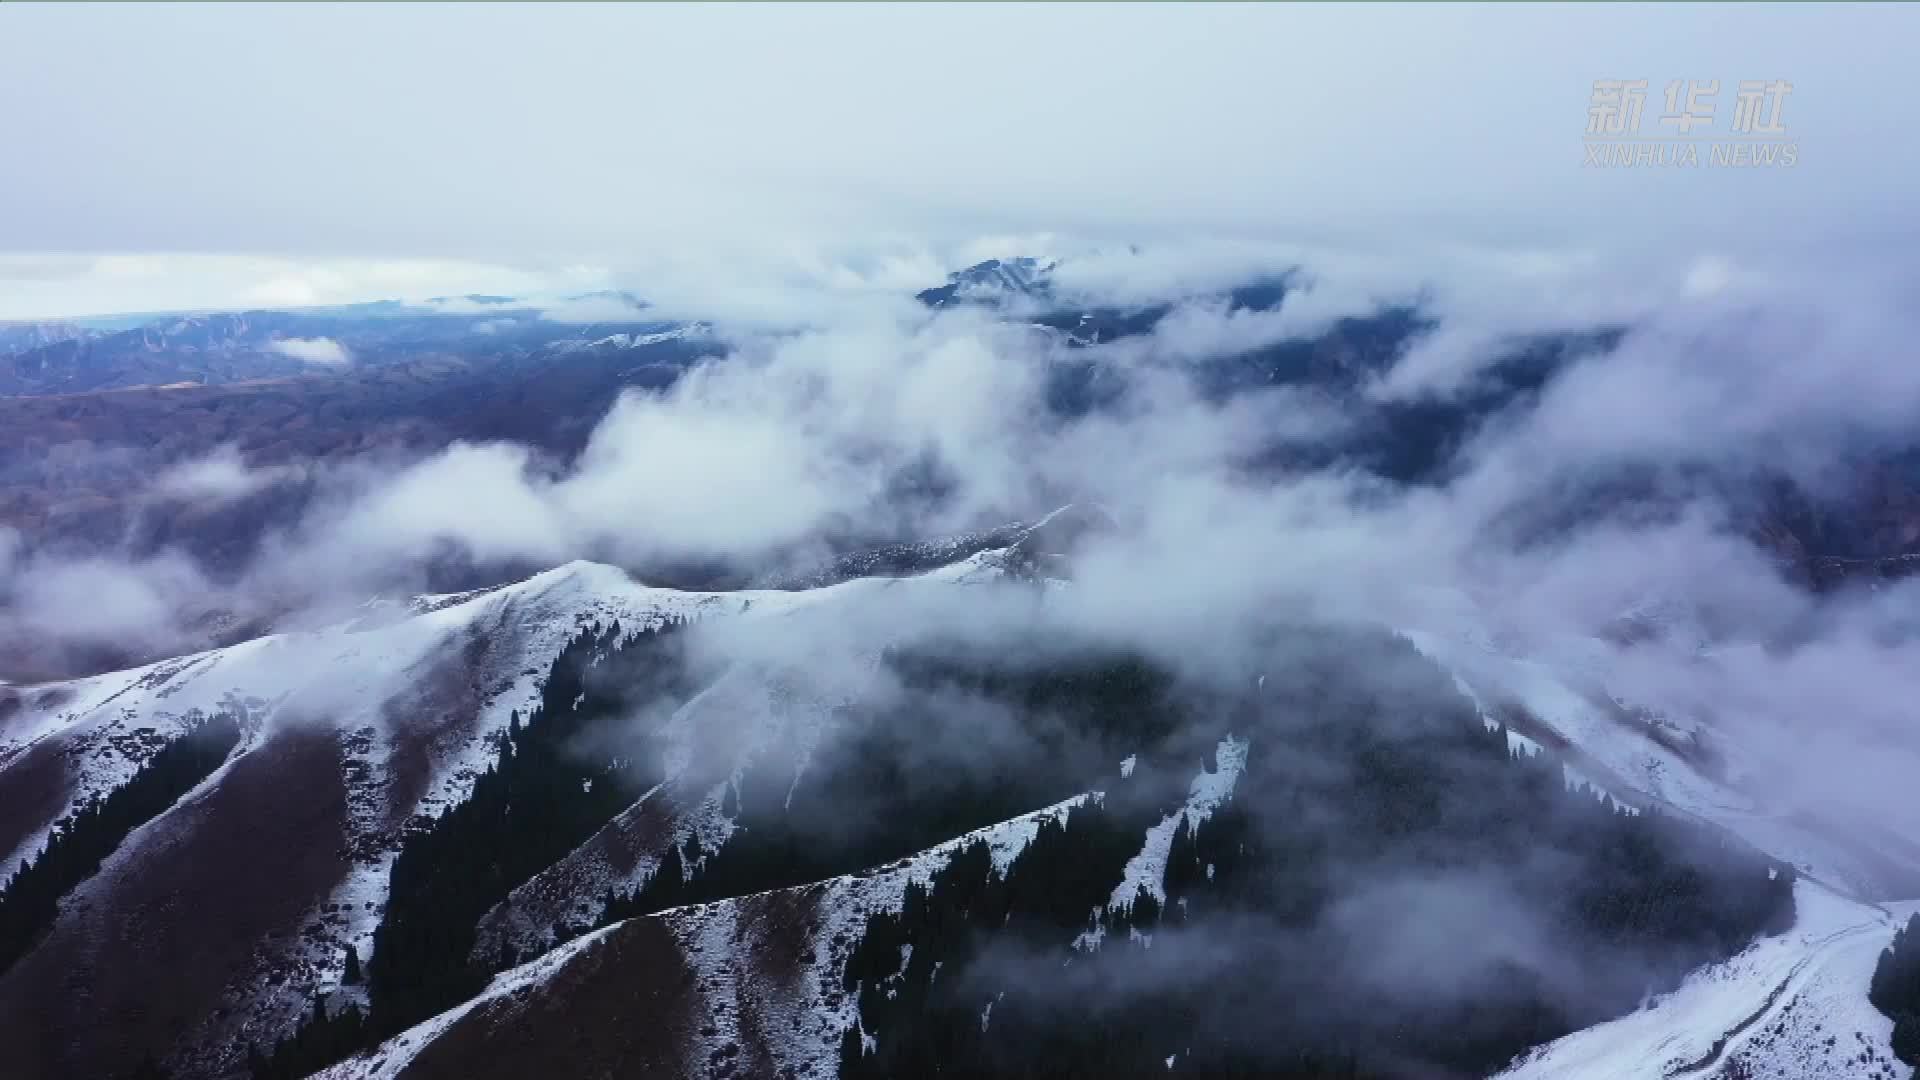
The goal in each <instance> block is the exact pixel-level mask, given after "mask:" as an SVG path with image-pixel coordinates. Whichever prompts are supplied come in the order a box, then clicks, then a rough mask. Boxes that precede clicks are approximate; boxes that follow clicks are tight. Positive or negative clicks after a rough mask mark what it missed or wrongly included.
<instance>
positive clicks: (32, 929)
mask: <svg viewBox="0 0 1920 1080" xmlns="http://www.w3.org/2000/svg"><path fill="white" fill-rule="evenodd" d="M239 742H240V725H239V722H238V721H237V720H235V718H234V717H233V716H232V715H231V714H229V713H226V712H221V713H217V714H215V715H213V716H211V717H208V716H204V715H200V714H198V713H193V714H189V716H188V719H187V721H186V730H185V732H184V733H183V734H181V735H179V736H177V737H175V738H174V739H172V740H170V741H169V742H168V743H167V744H166V745H164V746H162V747H161V748H160V749H159V750H158V751H157V752H155V753H154V755H153V756H152V757H150V758H148V759H147V760H146V762H144V763H143V764H142V765H141V766H140V767H139V768H138V769H137V770H136V771H135V772H134V774H133V776H132V777H130V778H129V779H128V780H127V782H126V783H124V784H122V785H120V786H119V787H117V788H115V789H114V790H113V791H111V792H109V793H107V794H106V795H105V796H104V797H100V798H96V799H93V800H92V801H90V802H88V803H87V804H86V805H84V806H82V807H80V808H79V809H78V810H75V811H74V812H73V813H71V814H69V815H68V816H67V817H65V818H63V819H61V820H60V821H59V822H58V823H57V824H56V825H55V826H54V829H53V833H52V835H51V836H49V837H48V838H47V842H46V845H45V846H44V847H42V848H41V850H40V854H39V856H38V857H30V858H28V859H26V860H25V861H23V862H22V863H21V864H20V869H19V870H18V871H16V872H15V873H14V875H13V876H12V877H11V878H10V879H8V881H7V883H6V885H5V887H3V888H0V972H4V971H5V970H7V969H8V968H9V967H11V966H13V964H14V963H15V962H16V961H18V960H19V959H20V958H21V957H22V956H25V955H26V954H27V953H28V952H29V951H30V950H31V949H32V948H33V946H34V944H35V943H36V942H37V941H39V939H40V937H41V935H42V934H44V933H45V932H46V931H47V928H48V927H50V926H52V925H53V920H54V917H55V916H56V915H58V914H59V910H60V898H61V897H63V896H65V895H67V894H68V893H69V892H72V891H73V889H74V888H75V887H76V886H78V885H79V884H80V883H81V882H84V881H85V880H87V879H88V878H90V877H92V876H93V875H94V873H95V872H96V871H98V870H99V869H100V864H101V862H102V861H104V860H105V859H106V858H107V856H109V855H111V854H113V853H114V851H115V850H117V849H118V848H119V847H120V845H121V843H122V842H123V841H125V840H126V838H127V836H128V834H130V833H131V832H133V830H135V829H137V828H139V827H140V826H142V825H145V824H146V823H147V822H149V821H152V820H153V819H154V818H156V817H158V816H159V815H160V814H162V813H164V812H165V811H166V810H167V809H168V808H170V807H172V806H173V804H174V803H176V802H178V801H180V797H181V796H183V795H185V794H186V793H187V792H189V791H192V790H193V789H194V788H195V787H196V786H198V785H199V783H200V782H201V781H202V780H205V779H206V778H207V777H208V776H209V775H211V774H212V773H213V771H214V770H215V769H217V768H219V767H220V765H221V763H222V762H224V761H226V759H227V755H228V754H229V753H231V752H232V751H233V748H234V747H235V746H236V745H238V743H239Z"/></svg>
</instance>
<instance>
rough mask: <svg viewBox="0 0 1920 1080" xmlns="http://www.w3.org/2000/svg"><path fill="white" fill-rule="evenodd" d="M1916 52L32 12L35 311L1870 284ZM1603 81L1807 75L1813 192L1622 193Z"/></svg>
mask: <svg viewBox="0 0 1920 1080" xmlns="http://www.w3.org/2000/svg"><path fill="white" fill-rule="evenodd" d="M1916 40H1920V10H1916V9H1914V8H1911V7H1905V6H1891V5H1890V6H1859V7H1853V6H1819V7H1792V6H1786V5H1772V4H1768V5H1755V6H1751V7H1726V6H1713V7H1696V8H1675V7H1665V6H1661V7H1653V6H1647V7H1633V6H1616V5H1599V6H1579V7H1565V8H1548V7H1538V8H1522V7H1516V6H1510V5H1495V6H1489V7H1443V6H1438V5H1424V4H1423V5H1418V6H1406V7H1401V6H1394V5H1384V4H1367V5H1359V6H1354V7H1348V8H1335V7H1331V6H1324V5H1308V6H1303V7H1290V6H1280V5H1246V6H1240V5H1235V6H1218V7H1192V6H1177V7H1176V6H1165V7H1161V6H1150V5H1135V4H1127V5H1117V6H1112V7H1095V6H1088V5H1070V6H1061V7H1033V6H1026V5H1020V6H1013V5H985V6H967V7H938V6H930V5H910V6H903V7H877V6H871V5H858V6H851V7H805V6H798V5H765V6H752V7H738V8H734V7H720V6H697V7H685V8H671V7H664V6H657V5H635V6H626V5H613V4H594V5H584V6H578V7H567V6H559V5H540V6H525V7H522V6H515V5H504V4H485V5H474V6H447V5H431V6H422V7H405V6H394V5H363V4H350V5H340V6H333V5H322V4H303V5H284V6H266V5H262V6H239V5H230V4H221V5H212V6H205V7H188V6H175V5H166V6H161V7H147V6H138V5H135V6H125V5H113V6H104V7H95V6H89V5H80V4H52V5H24V6H23V5H19V4H5V5H0V57H3V58H4V62H0V105H4V107H0V147H4V148H5V155H6V165H5V167H4V168H0V252H3V253H4V254H3V255H0V317H17V316H27V315H33V314H61V313H74V312H81V311H101V310H112V309H130V308H131V309H141V308H156V307H178V306H197V305H215V304H236V303H261V304H290V303H299V302H321V301H334V300H344V299H356V298H361V297H363V296H392V295H424V294H428V293H433V292H445V291H455V290H464V289H487V290H490V291H525V290H528V289H534V288H542V287H551V288H575V287H580V286H588V287H592V286H597V285H599V284H602V283H605V282H607V281H610V280H615V279H620V280H622V281H623V283H625V280H626V279H622V278H621V277H620V275H621V273H622V272H623V271H624V270H629V269H632V268H635V267H650V266H658V265H661V264H662V263H663V262H665V261H667V260H665V259H664V257H663V253H673V252H691V251H699V252H702V253H705V254H707V255H709V256H710V255H711V254H712V253H714V252H724V253H737V254H740V255H759V256H766V255H769V254H771V255H775V256H778V257H780V258H784V259H788V260H790V261H798V262H799V263H803V264H806V263H810V262H816V261H819V260H823V259H824V260H826V261H829V262H830V261H832V260H833V259H835V258H839V257H842V256H847V255H850V254H852V253H858V252H861V251H872V250H885V251H894V252H902V251H911V252H929V253H932V255H933V257H934V258H935V261H940V260H942V259H947V258H950V257H955V256H957V255H958V254H960V253H962V252H965V251H969V250H973V249H970V248H967V247H965V246H964V243H965V241H967V240H969V239H971V238H975V237H981V236H1022V235H1027V234H1034V233H1047V234H1052V235H1053V236H1056V237H1073V238H1076V240H1085V241H1087V242H1113V241H1114V240H1117V239H1125V240H1129V241H1134V240H1138V241H1144V242H1147V243H1152V242H1154V241H1155V240H1156V239H1158V238H1162V237H1165V236H1167V235H1171V234H1180V235H1193V234H1199V233H1211V234H1229V235H1236V236H1238V235H1249V236H1251V235H1263V236H1272V237H1280V238H1283V239H1287V240H1292V241H1299V242H1309V243H1335V244H1351V245H1361V246H1370V247H1373V248H1384V249H1394V248H1398V247H1401V246H1414V245H1430V244H1455V245H1469V246H1493V247H1500V248H1519V249H1524V250H1547V251H1559V252H1564V251H1569V250H1572V251H1589V250H1599V249H1607V248H1614V247H1632V248H1636V249H1638V250H1640V251H1642V252H1645V251H1664V250H1669V249H1670V250H1673V251H1674V252H1676V253H1677V254H1679V255H1685V256H1687V257H1692V256H1697V255H1699V254H1702V253H1723V254H1730V255H1734V256H1739V255H1741V254H1745V253H1754V254H1758V255H1769V254H1771V255H1773V256H1775V257H1779V256H1781V255H1782V254H1783V253H1791V254H1792V256H1793V257H1796V258H1797V257H1800V253H1803V252H1811V253H1817V254H1818V255H1820V256H1822V257H1828V258H1847V257H1852V256H1854V255H1862V256H1866V255H1871V254H1873V253H1874V252H1876V251H1900V250H1907V249H1912V248H1914V246H1915V241H1916V239H1917V238H1920V229H1916V228H1915V225H1916V220H1915V213H1916V211H1915V209H1914V203H1913V199H1912V191H1913V190H1914V185H1915V181H1916V179H1920V150H1916V148H1915V141H1914V139H1913V138H1912V132H1911V131H1910V130H1909V129H1908V125H1909V123H1910V119H1909V118H1910V117H1911V115H1912V110H1911V109H1910V108H1909V103H1910V101H1911V93H1912V90H1911V83H1910V79H1909V78H1908V75H1909V73H1910V71H1911V48H1912V45H1913V42H1915V41H1916ZM1604 78H1624V79H1636V78H1645V79H1647V80H1648V81H1649V86H1650V89H1649V92H1648V95H1647V103H1646V112H1645V115H1644V119H1643V125H1642V130H1643V131H1644V132H1646V133H1649V134H1664V133H1666V132H1665V129H1663V128H1661V126H1660V124H1659V120H1658V117H1659V115H1660V114H1661V113H1662V112H1663V111H1664V101H1663V94H1662V88H1663V87H1664V86H1665V85H1666V83H1667V81H1669V80H1671V79H1700V80H1705V79H1718V80H1719V81H1720V87H1721V92H1720V94H1719V96H1718V97H1717V98H1716V99H1715V102H1716V106H1717V110H1718V113H1717V120H1716V126H1715V127H1714V128H1713V129H1710V131H1711V132H1714V133H1725V132H1726V130H1727V129H1726V125H1727V124H1728V123H1729V122H1730V120H1731V113H1732V109H1733V99H1734V87H1735V85H1736V84H1737V83H1738V82H1740V81H1742V80H1749V79H1751V80H1775V79H1784V80H1787V81H1788V82H1790V83H1791V84H1792V86H1793V89H1792V92H1791V94H1790V95H1789V96H1788V97H1787V98H1786V99H1785V101H1784V107H1783V111H1782V113H1781V120H1782V122H1783V124H1784V125H1785V127H1786V129H1787V132H1788V134H1789V135H1790V136H1791V137H1792V138H1794V139H1795V140H1796V141H1797V144H1798V164H1797V165H1796V166H1795V167H1793V168H1791V169H1780V168H1771V169H1752V170H1738V169H1727V168H1710V167H1709V168H1698V169H1658V168H1638V169H1604V170H1603V169H1592V168H1586V167H1584V166H1583V153H1582V137H1583V134H1584V133H1585V130H1586V123H1587V110H1588V106H1589V104H1590V101H1591V97H1592V92H1593V82H1594V80H1596V79H1604ZM796 253H805V254H804V256H801V255H796ZM186 254H194V255H199V256H203V257H202V258H198V259H193V260H181V259H179V258H177V256H181V255H186ZM101 255H116V256H127V255H139V256H143V258H140V259H127V258H119V259H108V260H101V259H99V258H97V256H101ZM49 256H61V257H49ZM74 256H80V257H78V258H75V257H74ZM155 256H166V258H158V259H156V258H155ZM204 256H216V258H207V257H204ZM238 256H246V257H247V258H245V259H240V258H236V257H238ZM641 284H642V287H643V288H644V284H645V283H644V282H642V283H641Z"/></svg>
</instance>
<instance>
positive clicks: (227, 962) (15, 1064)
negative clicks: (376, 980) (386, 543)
mask: <svg viewBox="0 0 1920 1080" xmlns="http://www.w3.org/2000/svg"><path fill="white" fill-rule="evenodd" d="M218 775H219V779H218V781H217V782H216V783H214V784H212V785H210V786H209V787H206V788H203V789H202V790H201V791H200V792H199V793H197V794H196V795H194V796H190V797H189V798H188V799H187V800H185V801H183V802H182V803H181V804H180V805H179V806H176V807H175V808H174V809H173V810H171V811H169V812H168V813H166V814H164V815H162V816H161V817H160V818H158V819H156V820H155V821H154V822H152V823H150V824H149V825H148V826H147V827H145V828H143V829H141V830H139V831H137V832H135V833H134V835H133V836H132V837H130V838H129V841H128V843H127V845H125V846H124V847H123V848H122V850H121V852H120V853H118V854H116V855H115V856H114V857H113V858H111V859H109V860H108V862H107V864H106V865H105V866H104V867H103V868H102V870H101V872H100V874H99V875H98V876H96V877H95V878H94V879H93V880H92V881H90V882H89V883H88V884H86V885H84V886H82V887H81V889H80V890H78V891H77V892H76V893H75V894H74V895H73V896H71V897H69V898H68V900H67V901H66V903H65V904H64V905H63V907H62V910H61V913H60V918H59V920H58V921H57V922H56V923H55V925H54V928H53V930H52V932H51V933H50V934H49V936H48V937H47V939H46V940H45V941H43V942H42V943H41V944H40V946H39V947H38V948H37V949H35V950H34V951H33V952H32V953H30V954H29V955H28V956H27V957H26V958H25V959H24V960H22V961H21V962H20V963H19V964H18V965H16V966H15V967H14V968H13V969H12V970H11V971H9V972H8V973H7V974H6V975H5V976H4V977H3V978H0V1045H3V1046H5V1047H6V1048H7V1062H6V1069H5V1071H6V1075H7V1077H8V1078H9V1080H40V1078H46V1080H55V1078H60V1080H65V1078H69V1077H102V1078H109V1077H114V1076H119V1075H124V1074H125V1073H127V1072H129V1071H130V1070H131V1069H132V1068H133V1067H134V1066H135V1065H136V1064H137V1063H138V1062H139V1059H140V1057H141V1056H142V1054H144V1053H146V1052H148V1051H153V1052H155V1053H158V1054H163V1055H164V1054H168V1053H171V1052H172V1051H173V1050H174V1049H175V1047H176V1044H177V1043H178V1041H179V1040H180V1039H181V1038H182V1037H184V1036H185V1035H186V1034H187V1033H188V1032H189V1031H191V1030H193V1029H194V1028H195V1027H196V1026H197V1025H198V1024H199V1023H200V1022H201V1021H202V1020H203V1018H205V1017H207V1016H209V1015H211V1014H213V1013H215V1012H216V1011H217V1010H219V1009H220V1008H221V1007H222V1003H223V1000H224V998H225V996H226V994H227V992H228V991H229V990H230V989H232V988H233V986H234V984H235V983H236V982H237V981H241V980H245V979H247V978H249V977H250V976H251V974H252V973H253V970H254V968H255V960H256V955H257V953H258V951H259V949H260V947H261V944H262V943H265V942H270V941H272V940H273V939H276V938H285V937H288V936H291V935H295V934H297V933H299V931H300V930H301V920H302V918H303V917H304V916H305V915H306V914H307V913H308V911H309V909H310V908H311V905H312V902H313V898H314V897H315V896H318V895H323V894H324V893H325V891H326V890H327V889H328V888H329V887H330V886H331V885H332V884H333V883H335V882H337V881H338V880H340V878H341V877H342V876H343V875H344V873H345V871H346V869H347V858H346V846H345V845H346V835H345V822H346V809H347V804H346V787H345V784H344V783H343V780H342V776H341V768H340V748H339V744H338V741H337V739H336V738H335V736H334V735H333V734H332V733H330V732H324V731H317V730H304V729H292V730H287V731H283V732H280V733H278V734H276V735H274V736H272V737H271V738H269V739H268V741H267V742H266V743H264V744H263V745H261V746H258V747H256V748H254V749H252V750H251V751H249V752H247V753H245V754H243V755H242V756H240V757H239V758H238V759H236V760H235V761H234V762H232V763H231V765H230V766H228V770H227V771H226V772H225V773H224V774H218ZM299 976H301V977H305V978H308V979H310V978H311V973H299ZM220 1064H226V1065H229V1066H230V1065H231V1064H232V1063H231V1062H230V1061H227V1062H219V1063H216V1062H202V1063H195V1064H194V1065H192V1067H190V1069H189V1070H188V1071H189V1072H191V1073H192V1074H193V1075H196V1076H203V1075H220V1070H219V1069H218V1068H217V1066H218V1065H220Z"/></svg>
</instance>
